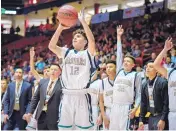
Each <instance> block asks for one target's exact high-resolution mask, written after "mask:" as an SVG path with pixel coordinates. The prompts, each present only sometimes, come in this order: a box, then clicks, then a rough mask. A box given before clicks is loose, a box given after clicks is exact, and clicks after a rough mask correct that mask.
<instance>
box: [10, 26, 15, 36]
mask: <svg viewBox="0 0 176 131" xmlns="http://www.w3.org/2000/svg"><path fill="white" fill-rule="evenodd" d="M10 34H11V35H13V34H15V29H14V28H13V26H11V28H10Z"/></svg>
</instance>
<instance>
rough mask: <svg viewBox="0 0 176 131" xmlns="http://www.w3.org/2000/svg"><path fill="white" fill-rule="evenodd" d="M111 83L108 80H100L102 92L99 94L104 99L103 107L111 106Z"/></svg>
mask: <svg viewBox="0 0 176 131" xmlns="http://www.w3.org/2000/svg"><path fill="white" fill-rule="evenodd" d="M112 87H113V81H110V80H109V78H108V77H107V78H104V79H103V80H102V90H101V93H103V98H104V106H105V107H108V108H111V106H112V101H113V99H112V95H113V88H112Z"/></svg>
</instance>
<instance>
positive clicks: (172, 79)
mask: <svg viewBox="0 0 176 131" xmlns="http://www.w3.org/2000/svg"><path fill="white" fill-rule="evenodd" d="M168 93H169V109H170V111H171V112H172V111H174V112H176V69H173V68H169V69H168Z"/></svg>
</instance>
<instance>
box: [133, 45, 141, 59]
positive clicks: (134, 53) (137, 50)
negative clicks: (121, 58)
mask: <svg viewBox="0 0 176 131" xmlns="http://www.w3.org/2000/svg"><path fill="white" fill-rule="evenodd" d="M132 55H133V56H134V57H135V58H136V57H140V56H141V50H140V49H139V46H138V45H136V46H135V49H134V50H133V51H132Z"/></svg>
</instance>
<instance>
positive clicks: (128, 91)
mask: <svg viewBox="0 0 176 131" xmlns="http://www.w3.org/2000/svg"><path fill="white" fill-rule="evenodd" d="M136 85H137V86H138V87H136ZM140 86H141V77H140V74H137V73H136V72H135V71H131V72H129V73H125V71H124V70H120V71H119V73H118V74H117V76H116V78H115V81H114V86H113V90H114V92H113V103H117V104H133V103H134V98H136V97H138V98H140V93H139V92H140ZM135 90H136V91H135ZM135 93H136V94H135ZM137 94H138V95H137ZM135 103H138V104H139V103H140V101H139V99H138V101H137V98H136V101H135ZM138 104H137V105H138Z"/></svg>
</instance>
